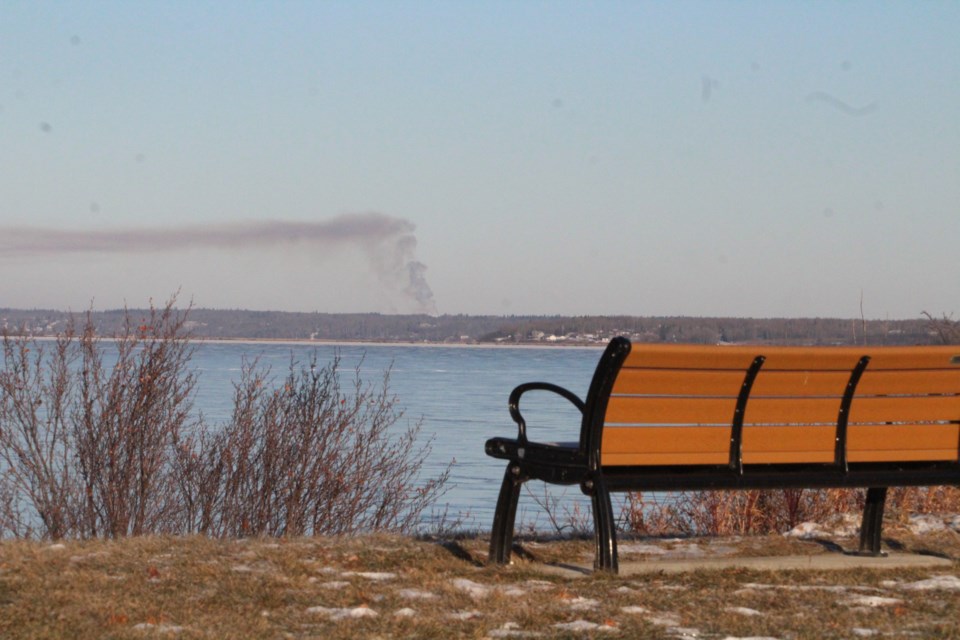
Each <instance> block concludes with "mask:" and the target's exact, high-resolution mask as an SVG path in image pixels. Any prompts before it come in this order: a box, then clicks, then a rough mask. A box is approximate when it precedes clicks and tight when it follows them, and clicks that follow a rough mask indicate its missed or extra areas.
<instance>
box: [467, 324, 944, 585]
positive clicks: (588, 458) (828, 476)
mask: <svg viewBox="0 0 960 640" xmlns="http://www.w3.org/2000/svg"><path fill="white" fill-rule="evenodd" d="M630 349H631V344H630V341H629V340H627V339H626V338H614V339H613V340H612V341H611V342H610V343H609V345H608V346H607V348H606V349H605V350H604V352H603V355H602V356H601V358H600V362H599V363H598V365H597V369H596V372H595V374H594V376H593V379H592V381H591V384H590V388H589V391H588V393H587V397H586V400H585V401H584V400H581V399H580V398H579V397H578V396H577V395H576V394H574V393H572V392H571V391H569V390H567V389H564V388H563V387H560V386H557V385H555V384H551V383H547V382H529V383H526V384H521V385H519V386H518V387H516V388H515V389H514V390H513V391H512V393H511V394H510V397H509V410H510V416H511V417H512V418H513V420H514V422H516V423H517V427H518V434H517V437H516V438H515V439H514V438H502V437H497V438H491V439H489V440H487V442H486V446H485V450H486V453H487V455H490V456H492V457H494V458H499V459H505V460H508V461H509V462H508V464H507V468H506V472H505V473H504V477H503V482H502V484H501V488H500V493H499V497H498V499H497V506H496V511H495V513H494V520H493V529H492V532H491V541H490V554H489V560H490V562H492V563H498V564H505V563H508V562H509V561H510V554H511V549H512V546H513V533H514V524H515V517H516V512H517V505H518V501H519V497H520V490H521V487H522V485H523V484H524V483H525V482H527V481H528V480H542V481H544V482H547V483H551V484H559V485H579V486H580V489H581V491H582V492H583V493H584V494H585V495H587V496H589V497H590V499H591V505H592V511H593V521H594V540H595V546H596V556H595V558H596V559H595V562H594V568H595V569H599V570H605V571H611V572H614V573H616V572H617V571H618V570H619V563H618V559H617V538H616V521H615V519H614V513H613V508H612V504H611V499H610V494H611V493H612V492H624V491H680V490H714V489H733V490H737V489H791V488H810V489H819V488H866V489H867V495H866V503H865V507H864V511H863V520H862V526H861V533H860V547H859V551H857V552H856V553H858V554H861V555H871V556H877V555H882V553H881V549H880V548H881V529H882V523H883V512H884V503H885V500H886V493H887V488H888V487H891V486H935V485H955V486H958V485H960V463H958V462H944V463H941V462H932V463H931V462H922V463H904V462H899V463H849V462H848V461H847V458H846V450H847V447H846V427H847V415H848V413H849V410H850V405H851V402H852V399H853V395H854V391H855V389H856V386H857V382H858V380H859V378H860V375H861V374H862V373H863V371H864V369H865V368H866V366H867V365H868V363H869V360H870V359H869V357H868V356H864V357H863V358H861V359H860V362H859V363H858V364H857V366H856V368H854V369H853V370H852V371H851V372H850V379H849V382H848V384H847V388H846V392H845V394H844V397H843V400H842V402H841V406H840V412H839V415H838V418H837V425H836V449H835V457H834V462H833V464H826V465H824V464H810V465H807V464H782V465H779V464H765V465H746V466H745V465H744V464H743V458H742V440H741V439H742V425H743V415H744V410H745V407H746V404H747V401H748V400H749V396H750V390H751V385H752V383H753V379H754V378H755V377H756V375H757V372H758V371H759V369H760V367H761V366H762V365H763V361H764V357H763V356H762V355H758V356H757V358H756V359H755V360H754V363H753V366H751V367H750V368H749V369H748V370H747V371H746V373H745V376H744V381H743V385H742V387H741V391H740V395H739V397H738V400H737V404H736V410H735V413H734V416H733V422H732V430H731V439H730V458H729V462H728V463H727V464H725V465H716V466H703V465H697V466H639V467H635V466H607V467H603V466H601V461H600V444H601V439H602V436H603V428H604V418H605V415H606V409H607V402H608V400H609V398H610V394H611V391H612V389H613V385H614V381H615V380H616V377H617V374H618V373H619V371H620V368H621V366H622V365H623V363H624V361H625V360H626V358H627V356H628V354H629V353H630ZM865 350H867V349H865ZM757 351H758V353H762V351H763V349H762V347H758V348H757ZM535 390H536V391H548V392H552V393H555V394H557V395H560V396H561V397H563V398H565V399H566V400H568V401H569V402H570V403H572V404H573V405H574V406H575V407H576V408H577V409H579V410H580V412H581V414H582V416H583V418H582V422H581V430H580V441H579V442H577V443H550V444H546V443H537V442H531V441H530V440H529V439H528V437H527V425H526V421H525V420H524V418H523V415H522V414H521V413H520V399H521V396H523V394H525V393H527V392H529V391H535ZM958 419H960V416H958Z"/></svg>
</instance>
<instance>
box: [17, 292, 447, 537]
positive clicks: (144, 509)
mask: <svg viewBox="0 0 960 640" xmlns="http://www.w3.org/2000/svg"><path fill="white" fill-rule="evenodd" d="M174 300H175V297H174V298H172V299H171V300H170V301H169V302H168V303H167V305H166V306H165V307H163V308H160V309H157V308H154V307H152V306H151V308H150V310H149V312H148V313H147V314H146V316H145V317H143V318H139V319H134V318H133V316H132V315H131V314H129V313H128V314H127V315H126V318H125V321H124V324H123V326H122V329H121V331H120V332H119V334H118V335H116V336H115V337H114V338H113V339H109V340H106V339H101V338H100V337H99V336H98V335H97V332H96V327H95V326H94V323H93V321H92V319H91V318H92V316H91V314H89V313H88V314H87V316H86V323H85V325H84V326H83V329H82V331H81V332H80V333H79V334H78V333H76V332H75V329H74V325H73V324H72V322H71V324H70V325H69V326H68V327H67V329H66V330H65V332H64V333H63V334H62V335H60V336H59V337H58V338H57V339H56V340H55V341H54V342H51V343H46V342H43V341H39V340H34V339H31V338H30V337H29V336H28V335H27V333H26V332H22V333H21V334H19V335H13V334H9V333H4V335H3V351H2V355H3V362H2V368H0V536H4V537H11V536H12V537H31V536H40V537H47V538H54V539H58V538H64V537H78V538H90V537H108V538H117V537H123V536H130V535H141V534H157V533H206V534H209V535H216V536H240V535H243V536H245V535H305V534H312V533H315V534H326V533H330V534H339V533H353V532H358V531H387V530H389V531H407V530H410V529H412V528H414V527H415V526H417V525H418V524H419V522H420V517H421V514H422V513H423V512H424V511H425V510H426V509H428V508H429V507H430V506H432V504H433V503H434V501H435V500H436V499H437V498H438V497H439V496H440V495H442V494H443V492H444V490H445V483H446V481H447V478H448V477H449V467H448V468H447V470H446V471H445V472H444V473H442V474H440V475H439V476H438V477H437V478H433V479H429V480H427V481H426V482H423V483H420V484H418V483H419V482H420V477H419V475H420V470H421V467H422V465H423V463H424V461H425V459H426V457H427V455H428V454H429V452H430V447H429V443H428V444H427V445H425V446H420V445H419V444H418V442H419V439H418V436H419V432H420V425H419V424H415V425H413V426H410V427H407V428H406V429H403V428H400V427H399V421H400V420H401V418H402V416H403V412H402V411H400V410H399V409H398V408H397V406H396V398H395V397H394V396H392V395H390V393H389V391H388V383H389V371H387V372H386V373H385V374H384V379H383V383H382V385H381V386H376V387H375V386H370V385H365V384H364V383H363V382H362V381H361V379H360V372H359V367H358V369H357V371H356V372H355V376H354V378H353V380H352V381H351V383H350V384H349V385H348V386H347V387H346V388H344V387H342V386H341V376H340V369H339V358H335V359H334V361H333V362H332V363H331V364H329V365H328V366H326V367H322V368H321V367H318V366H317V363H316V356H314V357H313V359H311V361H310V362H309V363H308V365H306V366H298V365H296V363H293V362H291V366H290V371H289V374H288V375H287V377H286V379H285V380H284V381H283V384H282V385H280V386H278V387H276V388H272V387H271V384H270V380H269V379H268V376H269V371H268V370H264V369H260V368H258V367H257V366H256V364H255V363H254V364H252V365H246V364H245V366H244V368H243V374H242V378H241V380H240V381H239V382H238V383H236V384H235V392H234V393H235V397H234V412H233V418H232V420H231V421H230V422H229V423H228V424H226V425H223V427H222V428H220V429H214V430H207V429H206V428H205V427H204V425H203V422H202V419H201V418H200V417H199V416H197V415H195V414H194V412H193V400H194V394H195V388H196V383H197V378H196V374H195V373H194V371H193V369H192V368H191V367H190V360H191V357H192V356H193V354H194V347H193V346H192V344H191V342H190V339H189V335H188V334H187V332H186V331H185V322H186V317H187V312H186V311H184V312H178V311H177V310H176V309H175V308H174Z"/></svg>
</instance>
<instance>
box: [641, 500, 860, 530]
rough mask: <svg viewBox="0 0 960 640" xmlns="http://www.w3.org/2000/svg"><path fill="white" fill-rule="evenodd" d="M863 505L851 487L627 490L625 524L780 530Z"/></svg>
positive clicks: (659, 527) (644, 527) (653, 527)
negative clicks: (657, 492) (655, 492)
mask: <svg viewBox="0 0 960 640" xmlns="http://www.w3.org/2000/svg"><path fill="white" fill-rule="evenodd" d="M862 508H863V492H862V491H857V490H851V489H823V490H812V489H769V490H763V491H761V490H749V491H682V492H678V493H671V494H661V495H659V496H658V495H652V496H645V495H644V494H641V493H635V494H631V496H630V500H629V502H628V505H627V508H626V510H625V515H626V517H625V526H626V528H627V529H629V530H630V531H633V532H636V533H643V534H647V535H665V534H671V533H672V534H677V533H680V534H687V535H731V534H750V533H753V534H758V533H772V532H783V531H788V530H790V529H792V528H793V527H795V526H797V525H798V524H800V523H801V522H805V521H820V522H822V521H824V520H827V519H829V518H830V517H832V516H833V515H835V514H839V513H848V512H851V511H856V510H859V509H862Z"/></svg>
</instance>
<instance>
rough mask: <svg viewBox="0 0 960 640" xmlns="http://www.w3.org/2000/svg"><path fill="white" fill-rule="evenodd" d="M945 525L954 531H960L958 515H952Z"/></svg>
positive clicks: (959, 516)
mask: <svg viewBox="0 0 960 640" xmlns="http://www.w3.org/2000/svg"><path fill="white" fill-rule="evenodd" d="M947 526H948V527H950V528H951V529H953V530H954V531H957V532H960V515H956V516H953V517H952V518H949V519H948V520H947Z"/></svg>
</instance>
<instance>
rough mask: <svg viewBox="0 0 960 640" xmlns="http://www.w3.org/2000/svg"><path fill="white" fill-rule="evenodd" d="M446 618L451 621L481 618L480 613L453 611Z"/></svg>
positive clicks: (481, 613)
mask: <svg viewBox="0 0 960 640" xmlns="http://www.w3.org/2000/svg"><path fill="white" fill-rule="evenodd" d="M446 617H447V618H449V619H451V620H473V619H474V618H482V617H483V612H482V611H454V612H452V613H448V614H447V616H446Z"/></svg>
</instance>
